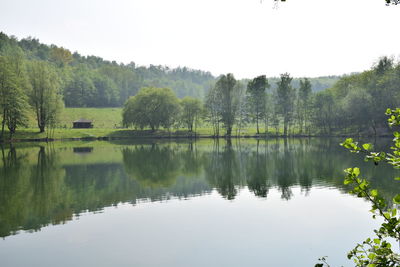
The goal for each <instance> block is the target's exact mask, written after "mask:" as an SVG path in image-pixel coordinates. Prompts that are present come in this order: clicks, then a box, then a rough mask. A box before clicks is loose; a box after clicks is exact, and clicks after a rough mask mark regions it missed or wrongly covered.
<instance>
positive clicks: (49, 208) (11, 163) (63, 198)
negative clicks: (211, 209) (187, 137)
mask: <svg viewBox="0 0 400 267" xmlns="http://www.w3.org/2000/svg"><path fill="white" fill-rule="evenodd" d="M339 142H340V140H338V139H336V140H335V139H269V140H254V139H251V140H238V139H234V140H208V141H207V140H200V141H197V142H170V143H157V142H150V143H137V144H129V143H128V144H110V143H107V145H106V146H105V145H104V143H99V144H97V143H92V145H93V148H91V149H90V151H91V152H90V153H76V151H81V150H79V149H76V148H75V149H74V148H73V147H68V146H64V147H60V144H59V143H58V144H57V146H58V147H57V148H56V144H55V143H51V144H46V145H40V146H36V145H31V146H28V145H26V146H23V145H20V146H19V147H16V146H13V145H9V146H7V147H1V162H0V163H1V164H0V236H1V237H5V236H8V235H12V234H15V233H17V232H18V231H19V230H27V231H37V230H40V229H41V228H42V227H43V226H46V225H48V224H59V223H65V222H66V221H68V220H71V219H72V218H73V217H74V216H78V215H79V214H80V213H82V212H86V211H99V210H102V209H103V208H104V207H109V206H115V205H118V204H119V203H132V204H136V203H137V202H138V201H159V200H166V199H170V198H188V197H193V196H198V195H203V194H209V193H210V192H211V191H212V190H213V189H215V190H216V191H217V192H218V193H219V194H220V195H221V196H223V197H224V198H226V199H228V200H233V199H235V198H236V197H237V195H238V193H239V192H240V190H242V189H243V188H248V190H249V191H250V192H252V193H253V194H254V196H255V197H260V198H267V196H268V193H269V192H270V191H271V190H272V189H274V188H276V189H277V190H279V192H280V193H281V198H282V199H285V200H290V199H291V198H292V196H293V188H294V187H300V188H301V190H302V192H303V193H304V194H306V195H307V194H310V192H311V191H312V188H313V186H323V187H332V188H336V189H339V190H341V191H343V192H345V188H344V186H343V182H342V181H343V172H342V170H343V169H345V168H346V167H347V166H351V165H354V166H361V167H362V168H363V170H365V172H364V173H365V174H367V175H369V176H370V177H371V181H372V184H373V185H374V187H375V188H378V190H379V191H380V192H382V194H384V195H386V196H387V198H389V199H390V198H391V197H392V196H393V195H394V194H395V193H396V188H395V187H394V186H393V181H391V180H382V179H379V177H382V176H386V177H387V176H395V175H396V176H398V174H396V173H393V172H395V171H393V170H392V169H390V168H387V169H383V170H382V168H380V169H379V170H378V169H375V168H374V167H373V166H371V165H364V164H363V162H362V159H361V158H360V159H356V158H354V157H351V156H349V155H348V154H347V153H346V151H344V150H342V149H341V147H339V146H338V143H339ZM64 144H65V145H67V144H68V143H62V144H61V145H64ZM83 147H85V148H86V147H88V146H87V145H83ZM74 151H75V153H74ZM101 155H106V156H105V157H104V156H103V157H101ZM382 172H385V173H383V174H382Z"/></svg>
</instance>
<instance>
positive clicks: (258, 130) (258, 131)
mask: <svg viewBox="0 0 400 267" xmlns="http://www.w3.org/2000/svg"><path fill="white" fill-rule="evenodd" d="M256 121H257V134H260V129H259V128H258V116H257V118H256Z"/></svg>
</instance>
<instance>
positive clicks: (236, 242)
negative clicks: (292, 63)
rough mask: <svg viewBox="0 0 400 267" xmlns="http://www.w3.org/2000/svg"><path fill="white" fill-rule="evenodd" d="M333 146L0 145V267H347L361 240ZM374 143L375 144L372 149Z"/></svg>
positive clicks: (357, 159) (360, 217)
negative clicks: (320, 262) (320, 263)
mask: <svg viewBox="0 0 400 267" xmlns="http://www.w3.org/2000/svg"><path fill="white" fill-rule="evenodd" d="M339 142H340V140H339V139H290V140H286V141H285V140H283V139H276V140H275V139H273V140H268V141H264V140H261V141H257V140H241V141H239V140H233V141H232V143H227V142H225V141H223V140H220V141H219V143H217V142H215V141H214V140H200V141H197V142H186V141H185V142H183V141H179V142H161V141H145V142H144V141H142V142H135V143H133V142H131V143H127V142H100V141H97V142H71V143H61V142H54V143H51V144H47V145H46V144H16V145H14V146H13V147H9V146H7V147H4V148H3V149H2V151H1V152H2V155H1V158H2V161H1V163H0V237H2V239H0V266H2V267H7V266H12V267H14V266H185V267H186V266H313V265H314V264H315V263H316V262H317V259H318V257H321V256H326V255H328V256H329V257H328V259H329V262H330V263H331V265H332V266H340V265H344V266H351V262H350V261H348V260H347V259H346V253H347V251H349V250H350V249H352V248H353V247H354V245H355V243H356V242H361V241H363V240H364V239H365V238H366V237H368V236H372V230H373V229H374V227H376V226H377V225H378V223H379V222H378V221H375V220H372V219H371V214H370V213H369V212H368V210H369V209H370V205H369V204H368V203H367V202H365V201H363V200H362V199H358V198H355V197H353V196H351V195H349V194H347V190H348V189H347V188H346V187H345V186H343V182H342V181H343V169H345V168H347V167H353V166H360V167H362V173H363V174H364V175H365V176H368V177H370V179H371V182H372V184H373V186H375V187H376V188H378V190H379V191H381V192H382V193H383V194H384V195H385V197H386V198H388V199H391V198H392V197H393V196H394V195H395V194H396V192H398V191H399V189H400V187H399V185H398V184H397V183H396V182H394V181H392V179H390V177H395V176H398V175H399V174H398V173H396V172H395V171H394V170H392V169H391V168H385V167H383V166H377V167H376V166H374V165H373V164H370V163H364V162H363V159H362V158H361V156H357V155H354V154H350V153H348V152H346V151H345V150H344V149H343V148H341V147H340V146H339V145H338V143H339ZM379 145H380V144H378V146H379Z"/></svg>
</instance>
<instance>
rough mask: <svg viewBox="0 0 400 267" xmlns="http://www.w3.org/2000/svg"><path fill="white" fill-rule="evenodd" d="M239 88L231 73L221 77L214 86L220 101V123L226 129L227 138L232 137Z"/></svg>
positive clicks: (238, 99) (237, 106)
mask: <svg viewBox="0 0 400 267" xmlns="http://www.w3.org/2000/svg"><path fill="white" fill-rule="evenodd" d="M239 86H240V83H238V82H237V81H236V79H235V77H234V76H233V74H231V73H229V74H227V75H222V76H221V77H220V78H219V79H218V81H217V83H216V84H215V89H216V92H217V95H218V97H219V98H220V100H221V109H220V115H221V122H222V123H223V125H224V128H225V129H226V136H228V137H230V136H231V135H232V128H233V125H234V124H235V119H236V115H237V111H238V108H239V103H240V102H239V101H240V97H239Z"/></svg>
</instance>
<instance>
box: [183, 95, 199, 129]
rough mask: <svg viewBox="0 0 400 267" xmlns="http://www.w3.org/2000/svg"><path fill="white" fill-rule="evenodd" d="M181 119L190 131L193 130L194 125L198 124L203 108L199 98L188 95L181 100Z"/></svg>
mask: <svg viewBox="0 0 400 267" xmlns="http://www.w3.org/2000/svg"><path fill="white" fill-rule="evenodd" d="M180 105H181V110H182V112H181V120H182V122H183V123H184V124H185V125H186V126H187V128H188V131H189V132H193V125H195V124H197V122H198V121H199V117H200V115H201V112H202V110H203V107H202V104H201V101H200V100H199V99H196V98H193V97H190V96H186V97H184V98H183V99H182V100H181V101H180Z"/></svg>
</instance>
